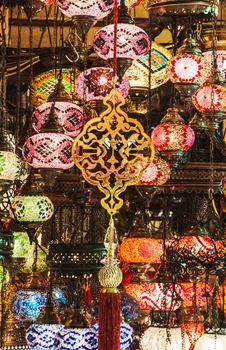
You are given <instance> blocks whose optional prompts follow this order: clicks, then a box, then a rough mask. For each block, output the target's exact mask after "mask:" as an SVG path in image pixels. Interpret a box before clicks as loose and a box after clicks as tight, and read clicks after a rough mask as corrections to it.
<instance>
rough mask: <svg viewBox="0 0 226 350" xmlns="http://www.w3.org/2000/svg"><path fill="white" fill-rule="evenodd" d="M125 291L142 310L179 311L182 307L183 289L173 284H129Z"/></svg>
mask: <svg viewBox="0 0 226 350" xmlns="http://www.w3.org/2000/svg"><path fill="white" fill-rule="evenodd" d="M125 291H126V293H127V294H129V295H130V296H131V297H132V298H134V299H135V300H136V301H137V302H138V304H139V307H140V309H145V310H166V311H169V310H172V311H173V310H177V309H178V308H179V307H180V306H181V300H179V299H177V298H176V297H177V296H178V295H181V287H180V286H179V285H174V284H173V283H167V282H166V283H161V282H158V283H157V282H151V283H141V284H140V283H129V284H126V285H125Z"/></svg>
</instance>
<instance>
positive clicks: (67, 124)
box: [32, 101, 87, 137]
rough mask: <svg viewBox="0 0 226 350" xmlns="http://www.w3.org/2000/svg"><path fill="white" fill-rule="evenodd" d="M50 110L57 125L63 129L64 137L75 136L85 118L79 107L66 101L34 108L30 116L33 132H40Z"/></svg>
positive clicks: (48, 103)
mask: <svg viewBox="0 0 226 350" xmlns="http://www.w3.org/2000/svg"><path fill="white" fill-rule="evenodd" d="M52 108H54V112H55V113H56V114H57V116H58V120H59V124H60V125H61V126H62V127H63V129H64V133H65V135H67V136H71V137H75V136H77V135H78V134H79V132H80V131H81V130H82V127H83V125H84V124H85V123H86V120H87V118H86V116H85V115H84V113H83V111H82V109H81V108H80V107H79V106H77V105H76V104H74V103H72V102H66V101H65V102H64V101H56V102H46V103H43V104H42V105H41V106H39V107H38V108H36V109H35V111H34V113H33V115H32V119H33V128H34V130H35V131H36V132H39V131H40V129H41V128H42V126H43V125H44V124H45V120H46V118H47V117H48V115H49V114H50V112H51V109H52Z"/></svg>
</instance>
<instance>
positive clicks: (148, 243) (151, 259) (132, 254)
mask: <svg viewBox="0 0 226 350" xmlns="http://www.w3.org/2000/svg"><path fill="white" fill-rule="evenodd" d="M162 254H163V242H162V240H161V239H157V238H147V237H145V238H126V239H124V240H123V242H122V244H121V245H120V256H121V260H122V261H124V262H127V263H146V264H159V263H160V259H161V256H162Z"/></svg>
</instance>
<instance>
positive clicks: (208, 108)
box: [192, 70, 226, 129]
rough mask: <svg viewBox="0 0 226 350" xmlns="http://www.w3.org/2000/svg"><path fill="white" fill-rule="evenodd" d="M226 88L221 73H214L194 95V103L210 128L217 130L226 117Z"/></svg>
mask: <svg viewBox="0 0 226 350" xmlns="http://www.w3.org/2000/svg"><path fill="white" fill-rule="evenodd" d="M225 100H226V86H225V80H224V79H223V78H222V76H221V75H220V73H219V72H217V71H214V70H213V71H212V74H211V76H210V77H209V78H208V79H207V80H206V81H205V82H204V84H203V85H201V86H200V87H199V88H198V89H197V90H196V91H195V93H194V94H193V96H192V102H193V104H194V106H195V108H196V109H197V110H198V111H199V112H201V113H202V115H203V117H204V118H205V119H206V120H207V122H208V124H209V127H210V128H213V129H216V128H218V125H219V123H220V122H221V121H222V120H223V119H224V118H225V117H226V103H225Z"/></svg>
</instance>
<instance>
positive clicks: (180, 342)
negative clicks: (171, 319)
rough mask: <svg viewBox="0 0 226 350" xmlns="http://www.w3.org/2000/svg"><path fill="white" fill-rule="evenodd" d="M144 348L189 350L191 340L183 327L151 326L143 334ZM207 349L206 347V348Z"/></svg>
mask: <svg viewBox="0 0 226 350" xmlns="http://www.w3.org/2000/svg"><path fill="white" fill-rule="evenodd" d="M140 348H141V349H142V350H162V349H164V350H182V349H183V350H189V348H190V342H189V338H188V335H187V334H183V332H182V330H181V328H160V327H149V328H148V329H147V330H146V331H145V332H144V334H143V335H142V336H141V340H140ZM205 350H206V349H205Z"/></svg>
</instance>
